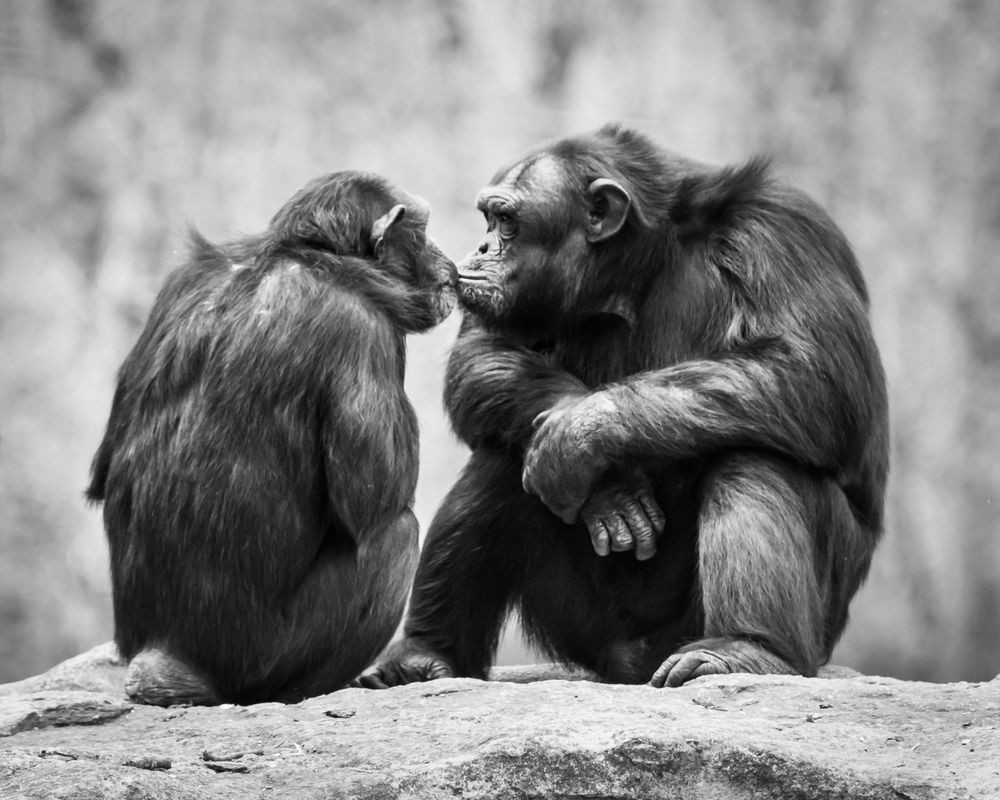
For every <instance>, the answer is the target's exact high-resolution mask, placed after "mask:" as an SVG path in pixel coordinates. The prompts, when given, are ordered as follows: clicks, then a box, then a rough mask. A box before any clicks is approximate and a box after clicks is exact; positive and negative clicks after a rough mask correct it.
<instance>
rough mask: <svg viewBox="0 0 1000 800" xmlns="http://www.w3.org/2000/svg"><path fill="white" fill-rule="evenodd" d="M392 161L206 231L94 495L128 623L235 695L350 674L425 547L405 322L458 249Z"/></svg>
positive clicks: (393, 615) (436, 294) (311, 690)
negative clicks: (433, 225)
mask: <svg viewBox="0 0 1000 800" xmlns="http://www.w3.org/2000/svg"><path fill="white" fill-rule="evenodd" d="M396 203H400V204H404V205H408V207H409V208H410V209H414V208H415V207H416V206H414V205H413V204H414V203H417V204H418V205H419V201H414V199H413V198H411V197H410V196H408V195H406V193H405V192H402V191H401V190H399V189H397V188H396V187H394V186H392V185H391V184H389V183H388V182H386V181H384V180H383V179H381V178H379V177H377V176H373V175H366V174H362V173H335V174H332V175H328V176H325V177H323V178H320V179H318V180H316V181H314V182H313V183H311V184H309V185H308V186H307V187H305V189H303V190H302V191H301V192H299V193H298V194H297V195H296V196H295V197H293V198H292V199H291V200H290V201H289V202H288V203H287V204H286V205H285V206H284V207H283V208H282V209H281V210H280V211H279V212H278V213H277V214H276V215H275V217H274V219H273V220H272V222H271V225H270V227H269V229H268V230H267V232H265V233H264V234H263V235H262V236H259V237H253V238H247V239H242V240H239V241H236V242H233V243H231V244H228V245H225V246H215V245H213V244H210V243H209V242H207V241H206V240H204V239H203V238H201V237H200V236H199V235H197V234H194V235H193V241H192V246H191V255H190V258H189V260H188V262H187V263H186V264H185V265H184V266H183V267H181V268H180V269H178V270H177V271H176V272H174V273H173V274H172V275H170V277H169V278H168V280H167V282H166V284H165V286H164V287H163V289H162V291H161V292H160V294H159V296H158V297H157V300H156V303H155V305H154V307H153V309H152V312H151V314H150V317H149V321H148V322H147V324H146V328H145V330H144V331H143V332H142V335H141V336H140V337H139V340H138V342H137V343H136V345H135V347H134V348H133V350H132V351H131V353H130V354H129V356H128V357H127V359H126V360H125V362H124V364H123V365H122V367H121V370H120V372H119V376H118V387H117V391H116V392H115V396H114V401H113V405H112V409H111V417H110V420H109V422H108V428H107V433H106V434H105V437H104V440H103V442H102V443H101V446H100V449H99V450H98V452H97V455H96V457H95V459H94V464H93V473H92V482H91V484H90V487H89V489H88V490H87V495H88V497H89V498H90V499H91V500H94V501H104V519H105V525H106V528H107V533H108V541H109V544H110V550H111V575H112V582H113V590H114V612H115V640H116V642H117V643H118V646H119V649H120V650H121V652H122V654H123V655H124V656H125V657H126V658H130V659H131V658H132V657H133V656H135V655H136V654H137V653H139V652H140V651H141V650H143V649H145V648H159V649H161V650H164V651H166V652H167V653H168V654H169V655H170V656H171V657H172V658H174V659H176V660H177V661H178V662H180V663H181V664H185V665H189V666H190V667H191V668H192V669H193V670H194V671H195V672H196V673H197V674H198V675H199V676H204V678H205V679H206V680H207V682H208V683H209V684H210V686H211V688H212V689H213V690H214V692H215V694H216V695H217V696H218V699H220V700H224V701H233V702H240V703H245V702H254V701H261V700H268V699H283V700H294V699H299V698H301V697H304V696H309V695H313V694H318V693H321V692H325V691H331V690H333V689H336V688H339V687H340V686H342V685H344V684H345V683H346V682H347V681H348V680H350V679H351V678H352V677H354V676H355V675H356V674H357V673H358V672H359V671H360V670H361V669H362V668H363V667H364V666H365V665H366V664H368V663H369V662H370V661H371V659H372V658H374V656H375V655H376V654H377V653H378V651H379V650H380V649H381V648H382V647H383V646H384V645H385V643H386V642H387V641H388V639H389V638H390V636H391V635H392V633H393V631H394V630H395V627H396V625H397V624H398V622H399V619H400V617H401V616H402V611H403V606H404V602H405V598H406V593H407V592H408V589H409V583H410V579H411V576H412V569H413V567H414V565H415V561H416V548H417V526H416V521H415V519H414V517H413V514H412V512H411V510H410V508H411V505H412V502H413V492H414V487H415V484H416V479H417V456H418V454H417V438H418V434H417V421H416V418H415V416H414V413H413V409H412V408H411V406H410V403H409V402H408V400H407V398H406V396H405V395H404V392H403V372H404V366H405V359H404V356H405V343H404V333H405V332H407V331H417V330H423V329H425V328H427V327H429V326H430V325H432V324H434V323H435V322H437V321H438V320H439V319H440V318H441V316H442V314H443V313H446V312H447V310H449V308H450V306H449V299H448V296H449V295H451V296H452V297H453V288H452V282H453V279H454V278H453V272H454V267H453V265H452V264H451V262H449V261H447V259H445V258H444V257H443V255H442V254H441V253H440V251H439V250H437V248H436V247H435V246H434V245H433V244H432V243H430V242H428V241H426V238H425V234H424V226H425V224H426V219H425V218H424V219H420V218H419V215H417V218H414V219H413V220H411V219H410V217H411V214H410V213H407V215H406V216H404V217H403V218H402V220H401V221H399V222H398V223H396V224H395V225H394V226H393V227H392V228H391V230H390V232H389V233H387V234H386V237H385V241H384V242H382V243H380V244H379V245H378V248H377V251H376V246H375V242H373V241H371V230H372V224H373V222H374V220H375V219H376V218H378V217H379V216H380V215H382V214H385V213H386V212H387V211H389V209H390V207H392V206H393V205H394V204H396Z"/></svg>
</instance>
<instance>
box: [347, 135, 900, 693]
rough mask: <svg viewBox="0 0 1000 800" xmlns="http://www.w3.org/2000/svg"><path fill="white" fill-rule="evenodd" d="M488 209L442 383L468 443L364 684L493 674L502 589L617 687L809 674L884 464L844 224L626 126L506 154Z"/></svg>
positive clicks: (529, 619) (872, 349) (874, 370)
mask: <svg viewBox="0 0 1000 800" xmlns="http://www.w3.org/2000/svg"><path fill="white" fill-rule="evenodd" d="M477 205H478V207H479V209H480V211H482V212H483V214H484V215H485V217H486V224H487V233H486V237H485V238H484V239H483V240H482V242H481V243H480V244H479V247H478V249H477V250H476V251H474V252H473V253H471V254H470V256H469V257H468V258H467V259H466V260H465V261H464V263H462V264H460V265H459V268H458V269H459V301H460V303H461V305H462V306H463V307H464V309H465V316H464V321H463V325H462V329H461V332H460V334H459V338H458V341H457V343H456V345H455V348H454V351H453V354H452V356H451V359H450V362H449V365H448V371H447V383H446V396H445V397H446V405H447V408H448V411H449V413H450V416H451V420H452V423H453V427H454V429H455V431H456V432H457V434H458V436H459V437H460V438H461V439H462V440H463V441H464V442H465V443H467V444H468V445H469V447H470V448H471V449H472V454H471V457H470V460H469V462H468V464H467V465H466V467H465V470H464V472H463V473H462V475H461V477H460V478H459V480H458V482H457V484H456V485H455V486H454V488H453V489H452V490H451V492H450V493H449V494H448V496H447V498H446V499H445V500H444V502H443V505H442V506H441V508H440V509H439V511H438V512H437V515H436V517H435V519H434V521H433V523H432V524H431V528H430V531H429V534H428V540H427V542H426V544H425V547H424V552H423V554H422V556H421V560H420V564H419V566H418V569H417V575H416V579H415V584H414V589H413V594H412V598H411V605H410V611H409V614H408V618H407V621H406V624H405V638H404V639H403V640H401V641H400V642H398V643H396V644H394V645H392V646H391V647H390V648H389V650H388V651H387V652H386V654H385V655H384V656H383V657H382V658H381V659H380V660H379V661H378V663H377V664H376V665H375V666H374V667H373V668H372V669H371V670H369V671H368V672H367V673H365V674H364V675H363V676H362V678H361V684H362V685H365V686H369V687H382V686H387V685H393V684H398V683H404V682H408V681H413V680H426V679H428V678H434V677H439V676H445V675H462V676H476V677H480V676H483V675H484V674H485V671H486V669H487V667H488V666H489V664H490V663H491V660H492V657H493V654H494V652H495V650H496V644H497V637H498V632H499V630H500V627H501V624H502V622H503V620H504V619H505V616H506V614H507V612H508V611H509V610H512V609H516V610H517V611H519V612H520V616H521V619H522V624H523V626H524V629H525V631H526V633H527V634H528V636H529V637H530V638H531V639H533V640H534V642H536V643H537V644H538V645H539V646H540V647H541V648H542V649H543V650H544V651H545V652H546V653H547V654H548V655H549V656H553V657H555V658H557V659H559V660H562V661H564V662H571V663H575V664H579V665H582V666H585V667H588V668H590V669H591V670H594V671H595V672H596V673H597V674H598V675H599V676H600V677H601V678H602V679H603V680H606V681H611V682H622V683H638V682H646V681H649V682H651V683H652V684H653V685H655V686H664V685H669V686H677V685H680V684H682V683H684V682H685V681H687V680H688V679H691V678H694V677H697V676H701V675H706V674H711V673H728V672H758V673H801V674H803V675H813V674H815V673H816V670H817V668H818V666H819V665H821V664H822V663H824V662H825V661H826V660H827V659H828V657H829V655H830V651H831V649H832V648H833V646H834V643H835V642H836V641H837V639H838V637H839V636H840V634H841V632H842V631H843V628H844V625H845V624H846V621H847V609H848V604H849V602H850V600H851V597H852V596H853V595H854V593H855V591H856V590H857V589H858V587H859V585H860V584H861V582H862V581H863V580H864V578H865V576H866V574H867V571H868V566H869V563H870V560H871V556H872V552H873V550H874V548H875V545H876V543H877V541H878V539H879V536H880V533H881V529H882V515H883V495H884V490H885V482H886V475H887V469H888V455H887V441H888V437H887V408H886V390H885V379H884V375H883V371H882V366H881V363H880V359H879V354H878V351H877V349H876V346H875V343H874V340H873V336H872V331H871V327H870V324H869V321H868V296H867V290H866V288H865V284H864V280H863V278H862V276H861V272H860V270H859V268H858V265H857V263H856V261H855V258H854V256H853V254H852V252H851V249H850V247H849V245H848V243H847V241H846V240H845V238H844V236H843V234H842V233H841V232H840V230H839V229H838V228H837V227H836V226H835V224H834V223H833V222H832V221H831V220H830V218H829V217H828V216H827V214H826V213H825V212H824V211H823V210H822V209H821V208H820V207H819V206H817V205H816V204H815V203H814V202H813V201H811V200H810V199H809V198H807V197H806V196H805V195H804V194H802V193H801V192H799V191H796V190H795V189H793V188H790V187H788V186H786V185H785V184H783V183H781V182H779V181H778V180H777V179H775V178H774V177H772V176H771V174H770V172H769V167H768V164H767V162H766V161H765V160H762V159H755V160H751V161H750V162H749V163H747V164H745V165H742V166H738V167H722V168H716V167H710V166H707V165H704V164H701V163H698V162H695V161H692V160H689V159H687V158H683V157H681V156H678V155H676V154H673V153H670V152H667V151H664V150H662V149H660V148H659V147H658V146H656V145H655V144H653V143H652V142H651V141H649V140H648V139H647V138H646V137H644V136H643V135H641V134H638V133H636V132H633V131H630V130H627V129H623V128H621V127H618V126H614V125H611V126H606V127H604V128H602V129H600V130H598V131H597V132H595V133H592V134H588V135H581V136H576V137H572V138H567V139H564V140H561V141H557V142H555V143H553V144H551V145H549V146H545V147H542V148H540V149H538V150H536V151H535V152H533V153H532V154H530V155H529V156H528V157H527V158H524V159H522V160H520V161H518V162H517V163H516V164H515V165H514V166H512V167H509V168H505V169H502V170H501V171H500V172H499V173H497V175H496V176H495V178H494V179H493V181H492V183H491V184H490V186H489V187H487V188H486V189H484V190H483V191H482V192H481V193H480V195H479V198H478V202H477ZM588 534H589V535H588Z"/></svg>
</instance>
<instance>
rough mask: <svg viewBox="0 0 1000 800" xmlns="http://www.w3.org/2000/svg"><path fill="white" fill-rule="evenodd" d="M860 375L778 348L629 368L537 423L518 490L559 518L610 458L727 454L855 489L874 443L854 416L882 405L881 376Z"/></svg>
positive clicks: (572, 511)
mask: <svg viewBox="0 0 1000 800" xmlns="http://www.w3.org/2000/svg"><path fill="white" fill-rule="evenodd" d="M862 363H863V361H862V360H860V359H859V360H858V361H857V362H856V364H858V365H860V364H862ZM861 373H862V368H861V367H860V366H852V365H851V364H846V365H845V364H844V363H839V364H834V363H833V362H831V361H830V360H828V359H825V358H824V357H823V355H822V354H821V353H819V351H818V349H815V350H814V349H810V350H806V349H805V348H804V347H794V346H791V345H789V344H787V343H785V344H774V345H768V346H767V347H757V348H754V352H753V356H752V357H747V356H745V355H742V354H740V353H738V352H734V353H733V354H731V355H728V356H725V357H722V358H718V359H705V360H696V361H687V362H683V363H681V364H678V365H675V366H672V367H669V368H666V369H662V370H653V371H649V372H644V373H638V374H636V375H634V376H631V377H630V378H628V379H626V380H624V381H622V382H620V383H615V384H610V385H608V386H606V387H605V388H603V389H601V390H599V391H596V392H593V393H591V394H589V395H588V396H587V397H585V398H583V399H581V400H579V401H578V402H576V403H568V404H565V405H564V406H563V407H560V408H556V409H555V410H554V411H553V412H552V413H550V414H549V415H548V416H547V417H546V418H545V419H544V421H543V422H542V424H541V425H540V426H539V427H538V430H537V432H536V434H535V437H534V439H533V440H532V443H531V447H530V450H529V452H528V454H527V456H526V459H525V475H524V482H525V488H526V489H528V490H529V491H531V492H532V493H534V494H538V495H539V496H540V497H541V498H542V499H543V500H544V501H545V502H546V504H548V505H549V507H550V508H552V509H553V510H554V511H555V512H556V513H558V514H560V516H562V517H563V518H564V519H566V520H567V521H570V520H572V519H574V518H575V516H576V514H577V512H578V511H579V509H580V507H581V505H582V504H583V502H585V500H586V498H587V497H588V495H589V493H590V491H591V490H592V488H593V487H594V485H595V483H596V482H597V481H598V479H599V478H600V476H601V475H602V474H603V473H605V472H606V471H607V470H608V469H609V468H610V467H611V466H613V465H614V464H616V463H619V464H621V463H629V462H630V461H632V460H634V459H635V458H641V457H659V458H669V459H679V458H689V457H695V456H705V455H710V454H712V453H713V452H721V451H724V450H731V449H736V448H756V449H763V450H768V451H771V452H777V453H780V454H781V455H783V456H786V457H787V458H789V459H790V460H792V461H794V462H795V463H799V464H803V465H805V466H808V467H812V468H815V469H819V470H823V471H827V472H829V473H830V474H832V475H835V476H836V477H837V479H838V480H839V481H841V483H842V484H847V485H865V484H867V483H868V482H869V481H870V480H871V479H872V475H871V474H869V471H870V470H872V469H873V467H872V464H871V463H869V460H868V458H867V455H866V454H868V453H869V452H876V451H879V449H880V447H881V445H882V442H881V441H880V439H879V437H878V436H877V435H874V433H873V431H875V427H874V425H873V423H872V418H871V415H870V414H869V413H868V412H866V411H865V409H870V408H879V407H881V406H882V405H883V404H884V402H885V398H884V395H881V394H879V396H875V392H879V393H881V392H882V389H881V386H882V382H881V380H876V379H874V378H872V379H866V378H864V377H862V374H861ZM834 376H836V377H834ZM845 387H853V390H852V391H850V392H848V391H846V390H845ZM877 479H878V480H879V481H880V482H881V480H883V479H884V477H883V478H877Z"/></svg>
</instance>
